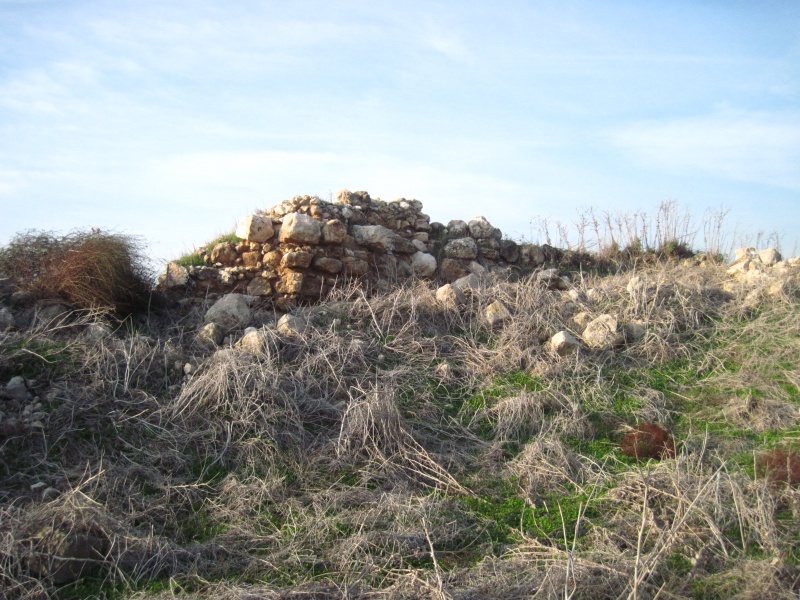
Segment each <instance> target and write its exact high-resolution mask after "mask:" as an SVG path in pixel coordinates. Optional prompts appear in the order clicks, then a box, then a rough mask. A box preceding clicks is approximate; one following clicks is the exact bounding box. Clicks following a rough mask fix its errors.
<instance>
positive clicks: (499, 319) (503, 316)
mask: <svg viewBox="0 0 800 600" xmlns="http://www.w3.org/2000/svg"><path fill="white" fill-rule="evenodd" d="M484 316H485V317H486V322H487V323H488V324H489V326H490V327H497V326H499V325H502V324H503V322H504V321H507V320H508V319H510V318H511V313H510V312H509V311H508V309H507V308H506V306H505V304H503V303H502V302H501V301H500V300H495V301H494V302H492V303H491V304H490V305H489V306H487V307H486V312H485V313H484Z"/></svg>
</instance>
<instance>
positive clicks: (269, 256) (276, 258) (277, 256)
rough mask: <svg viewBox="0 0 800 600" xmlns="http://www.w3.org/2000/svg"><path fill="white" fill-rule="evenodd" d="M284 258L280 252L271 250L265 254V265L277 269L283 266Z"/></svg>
mask: <svg viewBox="0 0 800 600" xmlns="http://www.w3.org/2000/svg"><path fill="white" fill-rule="evenodd" d="M282 258H283V254H282V253H281V252H280V251H279V250H270V251H269V252H267V253H265V254H264V261H263V262H264V264H265V265H268V266H270V267H272V268H273V269H277V268H278V267H279V266H281V259H282Z"/></svg>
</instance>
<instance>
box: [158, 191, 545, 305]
mask: <svg viewBox="0 0 800 600" xmlns="http://www.w3.org/2000/svg"><path fill="white" fill-rule="evenodd" d="M236 235H237V236H238V237H240V238H241V239H242V241H240V242H237V243H233V242H223V243H220V244H217V245H216V246H214V247H213V248H206V249H203V254H202V255H203V259H204V261H205V263H206V265H205V266H193V267H188V268H184V267H181V266H179V265H177V264H176V263H171V264H170V265H168V267H167V270H166V273H165V274H164V275H162V277H161V285H162V287H165V288H176V287H179V288H183V289H187V290H190V292H191V293H192V294H193V295H199V296H208V295H215V294H226V293H232V292H238V293H243V294H248V295H252V296H264V297H270V298H272V299H275V300H276V301H278V302H280V303H283V304H287V305H290V304H296V303H298V302H303V301H313V300H315V299H318V298H320V297H324V296H325V295H326V294H327V293H328V292H329V291H330V290H331V289H332V288H333V287H334V286H335V285H341V284H342V283H343V282H345V281H348V280H357V281H358V282H359V283H360V284H361V285H363V286H364V287H365V289H368V290H383V289H386V288H388V286H390V285H391V284H393V283H396V282H398V281H402V280H404V279H407V278H409V277H425V278H436V279H439V280H442V281H448V282H452V281H455V280H457V279H459V278H461V277H464V276H466V275H468V274H470V273H477V274H480V273H482V272H484V271H485V270H495V269H497V268H513V269H516V270H520V271H531V270H533V269H535V268H536V267H539V266H542V265H543V264H544V263H545V260H546V258H547V257H548V256H547V254H548V251H550V252H553V251H555V249H548V247H546V246H545V247H539V246H535V245H532V244H517V243H516V242H514V241H511V240H507V239H503V236H502V234H501V232H500V230H499V229H497V228H496V227H493V226H492V225H491V223H489V222H488V221H487V220H486V219H485V218H483V217H476V218H474V219H472V220H471V221H469V222H465V221H450V222H449V223H448V224H447V225H443V224H441V223H435V222H434V223H431V222H430V218H429V217H428V215H426V214H424V213H423V212H422V203H421V202H419V201H418V200H405V199H400V200H395V201H393V202H383V201H381V200H378V199H372V198H370V196H369V194H368V193H366V192H349V191H347V190H343V191H341V192H339V194H338V197H337V201H336V202H326V201H324V200H321V199H319V198H316V197H311V196H297V197H295V198H292V199H291V200H286V201H284V202H281V203H280V204H278V205H277V206H274V207H272V208H271V209H269V210H266V211H261V212H257V213H256V214H253V215H249V216H247V217H245V218H244V219H242V220H241V221H240V222H239V224H238V227H237V229H236ZM555 252H557V251H555Z"/></svg>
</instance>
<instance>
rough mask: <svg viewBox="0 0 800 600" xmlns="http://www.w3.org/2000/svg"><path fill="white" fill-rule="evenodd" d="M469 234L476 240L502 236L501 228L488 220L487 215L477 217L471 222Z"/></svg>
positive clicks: (497, 238)
mask: <svg viewBox="0 0 800 600" xmlns="http://www.w3.org/2000/svg"><path fill="white" fill-rule="evenodd" d="M468 227H469V234H470V235H471V236H472V237H473V238H474V239H476V240H480V239H496V240H499V239H500V237H501V235H502V234H501V233H500V230H499V229H497V227H495V226H494V225H492V224H491V223H489V221H487V220H486V217H475V218H474V219H471V220H470V222H469V225H468Z"/></svg>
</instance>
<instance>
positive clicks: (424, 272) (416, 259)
mask: <svg viewBox="0 0 800 600" xmlns="http://www.w3.org/2000/svg"><path fill="white" fill-rule="evenodd" d="M411 270H412V272H413V273H414V275H416V276H418V277H430V276H431V275H433V273H434V272H435V271H436V257H434V256H433V255H431V254H428V253H427V252H419V251H418V252H415V253H414V254H412V255H411Z"/></svg>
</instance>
